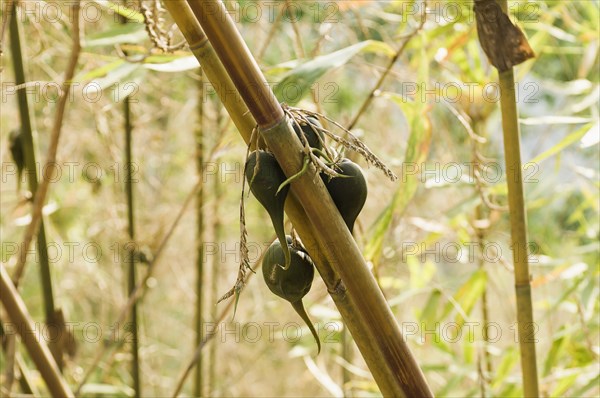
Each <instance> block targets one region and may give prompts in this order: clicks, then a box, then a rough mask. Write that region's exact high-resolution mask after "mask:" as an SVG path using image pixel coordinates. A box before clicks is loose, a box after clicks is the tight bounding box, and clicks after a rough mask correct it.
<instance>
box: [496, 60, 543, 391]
mask: <svg viewBox="0 0 600 398" xmlns="http://www.w3.org/2000/svg"><path fill="white" fill-rule="evenodd" d="M499 78H500V107H501V109H502V132H503V136H504V159H505V162H506V182H507V184H508V207H509V209H510V231H511V234H510V235H511V242H512V253H513V262H514V265H515V291H516V295H517V323H518V338H519V348H520V351H521V369H522V372H523V391H524V395H525V396H526V397H537V396H539V390H538V375H537V359H536V352H535V338H536V336H535V335H534V333H533V332H534V330H535V329H534V327H535V323H534V321H533V304H532V299H531V284H530V274H529V262H528V252H527V219H526V218H527V217H526V214H525V200H524V194H523V176H522V174H521V167H522V166H521V145H520V131H519V117H518V111H517V102H516V95H515V80H514V74H513V70H512V69H510V70H507V71H504V72H499Z"/></svg>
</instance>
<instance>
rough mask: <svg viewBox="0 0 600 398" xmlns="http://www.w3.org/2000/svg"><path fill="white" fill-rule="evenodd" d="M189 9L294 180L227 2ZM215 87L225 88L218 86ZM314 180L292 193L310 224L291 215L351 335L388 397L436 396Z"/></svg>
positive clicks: (275, 113) (275, 116) (268, 98)
mask: <svg viewBox="0 0 600 398" xmlns="http://www.w3.org/2000/svg"><path fill="white" fill-rule="evenodd" d="M177 3H180V2H178V1H174V2H167V4H172V7H169V6H167V7H168V8H171V9H170V11H171V14H172V16H173V18H174V19H175V21H176V23H178V22H177V20H178V19H183V20H182V22H183V27H182V31H183V33H184V35H186V30H189V28H190V27H191V26H193V22H189V20H187V21H186V19H187V18H188V17H186V16H185V13H186V11H184V10H182V9H181V8H175V6H174V5H175V4H177ZM188 3H189V4H190V7H191V8H192V10H193V12H194V14H195V15H196V16H197V17H198V20H199V21H200V24H201V25H202V28H203V29H204V30H206V33H207V36H208V37H209V39H210V41H211V44H212V46H213V48H214V51H216V52H217V54H219V56H220V57H221V60H222V62H223V65H224V66H225V68H226V69H227V71H228V72H229V74H230V76H231V80H232V81H233V82H234V83H235V84H236V88H237V89H238V92H239V93H240V96H241V97H242V99H244V102H245V103H246V106H248V108H249V109H250V111H251V113H252V115H253V116H254V117H255V119H256V121H257V123H258V125H259V127H260V128H261V132H262V136H263V137H264V139H265V141H266V142H267V144H268V145H269V148H270V149H271V151H272V152H273V153H274V154H275V156H276V158H277V160H278V162H279V163H280V165H281V166H282V168H283V170H284V172H285V173H286V175H293V174H295V173H296V172H297V171H298V170H300V169H301V165H302V147H301V144H300V141H299V140H298V139H297V138H296V137H295V134H294V133H293V132H292V131H291V129H290V126H289V125H288V124H287V122H286V121H285V120H284V118H283V111H282V109H281V107H280V106H279V104H277V102H276V100H275V97H274V95H273V94H272V92H271V91H270V90H269V89H268V87H267V86H266V85H264V84H261V82H264V77H263V76H262V73H261V72H260V70H258V68H257V66H256V62H255V61H254V60H253V58H252V57H251V54H250V52H249V51H248V49H247V47H246V46H245V45H244V43H243V40H242V39H241V37H240V35H239V32H238V31H237V29H236V27H235V25H234V24H233V21H231V19H230V18H229V16H228V15H227V12H226V10H225V9H224V7H223V5H222V3H221V2H218V1H202V2H199V1H189V2H188ZM178 24H179V23H178ZM181 26H182V25H180V27H181ZM188 33H189V32H188ZM186 38H187V39H188V40H190V39H194V38H195V39H198V38H202V34H201V33H198V32H196V33H195V34H194V35H189V36H188V35H186ZM190 47H191V48H192V49H193V50H194V48H197V44H196V43H195V41H192V42H190ZM206 47H207V46H206V45H205V43H204V54H203V55H205V56H206V55H207V54H210V52H211V51H210V50H207V49H206ZM194 53H195V55H196V56H199V55H200V54H199V53H201V52H200V51H199V50H196V51H195V52H194ZM200 61H201V64H202V65H203V67H204V68H205V70H206V71H207V75H208V77H209V79H210V78H211V76H210V74H209V73H208V70H207V69H206V62H205V61H206V60H205V59H203V58H201V57H200ZM213 65H214V61H213ZM213 76H214V75H213ZM217 82H218V83H222V81H220V80H217ZM213 84H214V81H213ZM218 91H219V90H217V92H218ZM256 100H261V101H262V103H260V104H257V103H255V101H256ZM232 116H233V115H232ZM242 133H243V132H242ZM314 173H315V170H314V168H312V167H311V168H310V169H309V171H308V172H307V174H306V175H304V176H303V177H301V178H300V179H298V180H297V181H296V182H295V184H293V185H292V190H293V192H294V194H295V195H296V197H297V198H298V199H299V200H300V202H301V203H302V205H303V206H302V207H303V208H304V210H305V212H306V214H307V216H308V221H309V223H307V222H306V221H307V220H306V219H304V221H299V222H298V225H296V220H294V217H293V216H292V215H290V214H289V213H288V215H290V218H292V222H293V223H294V226H296V229H297V230H298V232H299V234H300V236H301V238H302V240H303V241H304V242H305V243H306V241H307V240H311V239H312V240H313V242H314V243H317V242H318V244H316V245H314V246H312V247H310V245H307V249H308V251H309V253H310V254H311V256H313V259H316V261H318V260H319V259H322V258H323V257H325V259H326V260H327V261H325V262H320V261H318V269H319V272H320V273H321V276H322V277H323V279H324V280H326V281H327V279H328V278H330V277H331V276H332V275H335V274H336V273H337V274H339V275H340V277H341V278H342V279H341V281H340V283H338V284H337V285H336V286H334V287H333V288H332V289H330V293H331V295H332V297H333V298H334V301H335V302H336V304H337V305H338V308H339V310H340V313H341V314H342V317H343V318H344V320H345V321H346V322H347V324H348V326H349V329H350V330H351V332H352V333H353V336H354V337H355V340H356V341H357V344H358V346H359V349H360V350H361V353H362V354H363V356H364V357H365V360H366V361H367V363H368V365H369V367H370V369H371V371H372V373H373V376H374V378H375V380H376V381H377V383H378V385H379V387H380V389H381V391H382V393H383V394H384V395H389V396H405V395H410V396H415V395H416V396H431V395H432V393H431V391H430V389H429V387H428V385H427V383H426V381H425V378H424V376H423V374H422V372H421V371H420V369H419V367H418V366H417V364H416V361H415V359H414V357H413V356H412V354H411V353H410V351H409V350H408V347H407V345H406V343H405V341H404V340H403V338H402V335H401V333H400V330H399V327H398V324H397V323H396V321H395V319H394V318H393V314H392V313H391V311H390V309H389V307H388V305H387V303H386V301H385V299H384V297H383V295H382V293H381V291H380V290H379V288H378V287H377V285H376V283H375V280H374V278H373V276H372V274H371V273H370V272H369V270H368V268H367V266H366V264H365V261H364V259H363V258H362V255H361V253H360V251H359V250H358V247H357V246H356V243H355V242H354V240H353V239H352V236H351V235H350V232H349V231H348V229H347V227H346V226H345V223H344V222H343V220H342V218H341V216H340V215H339V213H338V212H337V209H336V207H335V205H334V204H333V202H332V200H331V198H330V197H329V194H328V193H327V190H326V188H325V187H324V185H323V184H322V182H321V181H320V179H313V178H311V175H314ZM288 200H289V199H288ZM286 210H287V206H286ZM292 214H293V213H292ZM307 224H308V225H307ZM311 224H312V226H311ZM302 230H304V231H302ZM304 233H306V235H304ZM305 238H306V239H305ZM315 238H316V239H315ZM323 255H324V256H323ZM334 270H335V271H337V272H335V271H334Z"/></svg>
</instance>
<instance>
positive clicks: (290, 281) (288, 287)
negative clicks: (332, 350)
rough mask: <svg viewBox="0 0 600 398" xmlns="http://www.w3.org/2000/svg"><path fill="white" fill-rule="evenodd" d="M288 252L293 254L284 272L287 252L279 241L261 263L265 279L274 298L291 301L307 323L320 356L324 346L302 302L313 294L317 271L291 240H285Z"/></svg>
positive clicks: (288, 237) (270, 247) (276, 241)
mask: <svg viewBox="0 0 600 398" xmlns="http://www.w3.org/2000/svg"><path fill="white" fill-rule="evenodd" d="M286 241H287V244H286V246H287V248H288V250H289V252H290V253H291V262H290V266H289V268H288V269H283V268H281V266H280V264H281V262H282V261H283V260H284V255H285V251H284V249H283V247H282V245H281V243H280V240H279V239H276V240H275V241H274V242H273V243H272V244H271V246H269V248H268V249H267V252H266V253H265V256H264V258H263V263H262V271H263V277H264V279H265V283H266V284H267V286H268V287H269V290H271V292H273V293H274V294H275V295H277V296H279V297H281V298H283V299H285V300H287V301H289V302H290V303H291V304H292V307H293V308H294V310H295V311H296V313H297V314H298V315H299V316H300V318H302V320H303V321H304V322H305V323H306V325H307V326H308V328H309V329H310V332H311V333H312V335H313V336H314V338H315V341H316V342H317V349H318V353H320V352H321V342H320V340H319V335H318V334H317V331H316V330H315V327H314V326H313V324H312V322H311V321H310V318H309V317H308V314H307V313H306V310H305V309H304V305H303V304H302V298H303V297H304V296H306V294H307V293H308V292H309V291H310V287H311V285H312V281H313V277H314V275H315V269H314V264H313V261H312V259H311V258H310V257H309V255H308V253H306V251H304V250H303V249H302V248H296V247H294V246H292V244H291V243H292V238H291V237H290V236H289V235H288V236H287V237H286Z"/></svg>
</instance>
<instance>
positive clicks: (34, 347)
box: [0, 264, 74, 398]
mask: <svg viewBox="0 0 600 398" xmlns="http://www.w3.org/2000/svg"><path fill="white" fill-rule="evenodd" d="M0 301H1V302H2V305H3V306H4V308H5V309H6V312H7V313H8V316H9V318H10V320H11V321H12V323H13V326H14V327H15V329H16V331H17V333H19V334H20V335H21V340H22V341H23V343H24V344H25V347H26V348H27V351H28V352H29V356H30V357H31V359H32V360H33V362H34V363H35V366H36V367H37V368H38V370H39V371H40V374H41V376H42V378H43V379H44V382H45V383H46V385H47V386H48V390H49V391H50V393H51V394H52V396H53V397H61V398H64V397H74V395H73V393H72V392H71V389H70V388H69V386H68V385H67V383H66V382H65V380H64V379H63V378H62V376H61V374H60V370H59V369H58V365H57V364H56V361H55V360H54V358H53V357H52V354H51V353H50V350H49V349H48V346H47V345H46V344H45V342H44V341H43V340H42V339H41V338H40V337H41V336H40V333H39V328H36V327H35V326H34V323H33V320H32V319H31V316H30V315H29V312H28V311H27V307H26V306H25V303H24V302H23V299H22V298H21V296H19V292H17V289H16V287H15V285H14V284H13V283H12V281H11V280H10V278H9V277H8V274H7V272H6V270H5V269H4V265H2V264H0Z"/></svg>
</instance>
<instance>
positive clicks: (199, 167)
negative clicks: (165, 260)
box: [194, 69, 210, 397]
mask: <svg viewBox="0 0 600 398" xmlns="http://www.w3.org/2000/svg"><path fill="white" fill-rule="evenodd" d="M199 73H200V79H199V80H198V83H199V84H198V108H197V111H198V121H197V127H196V137H195V138H196V172H197V174H198V179H199V180H200V184H201V185H200V189H198V193H197V195H196V344H195V345H198V344H200V343H201V342H202V323H203V321H202V319H203V317H204V315H203V312H204V311H203V308H202V307H203V295H204V289H203V287H204V166H205V165H204V143H203V141H204V126H203V121H204V76H203V73H202V69H200V70H199ZM203 382H204V380H203V378H202V359H200V360H198V365H197V366H196V374H195V375H194V395H195V396H196V397H200V396H202V395H203V392H204V391H203V390H204V389H203V384H204V383H203ZM209 391H210V390H209Z"/></svg>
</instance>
